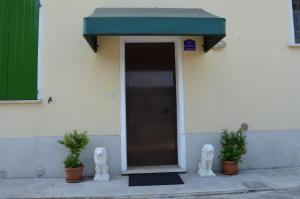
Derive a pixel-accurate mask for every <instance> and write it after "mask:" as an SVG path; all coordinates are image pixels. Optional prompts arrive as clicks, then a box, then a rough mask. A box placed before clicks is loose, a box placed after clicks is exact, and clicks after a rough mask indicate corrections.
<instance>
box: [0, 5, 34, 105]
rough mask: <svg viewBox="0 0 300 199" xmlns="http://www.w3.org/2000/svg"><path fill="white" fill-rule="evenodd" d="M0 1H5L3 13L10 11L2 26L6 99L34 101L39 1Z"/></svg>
mask: <svg viewBox="0 0 300 199" xmlns="http://www.w3.org/2000/svg"><path fill="white" fill-rule="evenodd" d="M1 2H6V3H4V4H6V5H5V8H6V9H7V10H8V11H6V12H9V22H8V25H7V26H6V27H5V28H6V29H7V32H8V36H7V39H6V40H8V48H7V51H8V53H7V54H8V55H7V56H8V57H7V61H6V69H4V70H3V71H6V74H7V77H6V79H7V81H6V87H7V89H6V100H35V99H37V65H38V63H37V60H38V24H39V1H38V0H1ZM2 4H3V3H2ZM1 7H2V6H1ZM5 19H6V18H5ZM6 23H7V22H6ZM1 45H2V44H1ZM2 48H3V47H2ZM4 50H5V46H4ZM4 60H5V59H4ZM1 65H2V66H1V67H0V68H5V64H2V63H1ZM1 76H5V73H3V74H2V72H1ZM0 93H1V92H0Z"/></svg>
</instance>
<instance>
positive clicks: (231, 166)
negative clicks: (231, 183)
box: [222, 161, 238, 175]
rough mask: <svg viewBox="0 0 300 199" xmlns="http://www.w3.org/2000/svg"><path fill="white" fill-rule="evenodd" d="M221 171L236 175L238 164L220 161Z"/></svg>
mask: <svg viewBox="0 0 300 199" xmlns="http://www.w3.org/2000/svg"><path fill="white" fill-rule="evenodd" d="M222 164H223V173H224V174H225V175H237V174H238V164H237V163H236V162H234V161H222Z"/></svg>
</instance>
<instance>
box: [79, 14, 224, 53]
mask: <svg viewBox="0 0 300 199" xmlns="http://www.w3.org/2000/svg"><path fill="white" fill-rule="evenodd" d="M121 35H122V36H129V35H135V36H137V35H139V36H146V35H147V36H166V35H169V36H203V37H204V46H203V47H204V51H205V52H207V51H209V50H210V49H211V48H212V47H213V46H214V45H215V44H217V43H218V42H219V41H221V40H222V39H223V38H224V37H225V35H226V20H225V19H224V18H220V17H217V16H215V15H213V14H210V13H208V12H206V11H204V10H202V9H181V8H97V9H96V10H95V12H94V13H93V14H92V15H91V16H89V17H86V18H84V27H83V36H84V37H85V38H86V40H87V42H88V43H89V45H90V46H91V47H92V49H93V50H94V51H95V52H96V51H97V36H121Z"/></svg>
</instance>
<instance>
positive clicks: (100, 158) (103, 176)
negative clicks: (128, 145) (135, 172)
mask: <svg viewBox="0 0 300 199" xmlns="http://www.w3.org/2000/svg"><path fill="white" fill-rule="evenodd" d="M94 161H95V171H96V174H95V177H94V181H108V180H109V179H110V176H109V174H108V166H107V153H106V149H105V148H103V147H97V148H96V149H95V152H94Z"/></svg>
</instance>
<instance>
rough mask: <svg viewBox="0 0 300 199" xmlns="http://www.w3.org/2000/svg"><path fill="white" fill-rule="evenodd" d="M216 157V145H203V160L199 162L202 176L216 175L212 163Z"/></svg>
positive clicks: (199, 172)
mask: <svg viewBox="0 0 300 199" xmlns="http://www.w3.org/2000/svg"><path fill="white" fill-rule="evenodd" d="M213 159H214V147H213V145H211V144H206V145H204V146H203V147H202V154H201V161H200V163H199V170H198V174H199V175H200V176H201V177H208V176H216V174H215V173H214V172H213V171H212V163H213Z"/></svg>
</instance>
